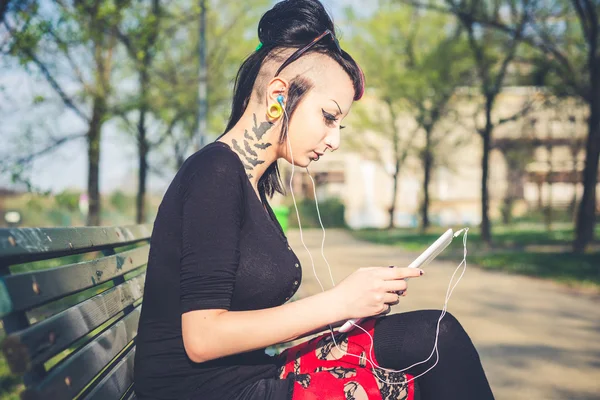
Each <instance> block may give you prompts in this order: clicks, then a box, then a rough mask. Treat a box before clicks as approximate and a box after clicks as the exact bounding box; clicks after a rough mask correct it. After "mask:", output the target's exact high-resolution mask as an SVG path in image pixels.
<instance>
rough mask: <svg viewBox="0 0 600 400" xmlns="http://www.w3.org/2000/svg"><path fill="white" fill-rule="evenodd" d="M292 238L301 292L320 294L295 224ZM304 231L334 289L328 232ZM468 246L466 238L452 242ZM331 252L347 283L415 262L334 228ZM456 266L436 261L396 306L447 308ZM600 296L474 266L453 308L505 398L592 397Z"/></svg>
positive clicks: (337, 275)
mask: <svg viewBox="0 0 600 400" xmlns="http://www.w3.org/2000/svg"><path fill="white" fill-rule="evenodd" d="M287 236H288V238H289V241H290V243H291V244H292V246H293V248H294V251H295V253H296V254H297V255H298V257H299V258H300V260H301V262H302V269H303V280H302V285H301V287H300V289H299V292H298V295H299V296H306V295H310V294H314V293H317V292H318V291H320V290H321V289H320V288H319V286H318V284H317V282H316V280H315V278H314V274H313V271H312V265H311V262H310V258H309V257H308V254H307V252H306V250H305V249H304V247H303V245H302V243H301V241H300V232H299V231H298V230H291V231H289V232H288V234H287ZM303 237H304V241H305V242H306V244H307V247H308V248H309V249H310V251H311V253H312V254H313V258H314V260H315V266H316V270H317V273H318V276H319V279H320V280H321V281H322V282H323V284H324V286H325V288H326V289H327V288H330V287H331V278H330V277H329V273H328V271H327V267H326V264H325V262H324V261H323V259H322V257H321V240H322V231H321V230H320V229H318V230H316V229H315V230H304V234H303ZM461 245H462V240H460V241H459V240H455V241H454V242H453V243H452V246H461ZM467 247H468V246H467ZM325 256H326V257H327V260H328V261H329V263H330V265H331V267H332V271H333V277H334V279H335V282H339V281H340V280H341V279H343V278H344V277H345V276H347V275H349V274H350V273H351V272H352V271H354V270H355V269H357V268H360V267H363V266H387V265H398V266H401V265H408V264H409V263H410V262H411V261H412V260H413V259H414V257H415V254H411V253H408V252H405V251H403V250H401V249H399V248H398V247H395V246H387V245H378V244H372V243H367V242H363V241H359V240H356V239H354V238H353V237H352V236H351V235H350V234H349V233H348V232H346V231H343V230H328V231H327V236H326V240H325ZM467 261H468V257H467ZM455 267H456V265H455V264H454V263H450V262H445V261H435V262H433V263H431V264H430V265H429V266H428V267H426V268H425V269H426V273H425V275H424V276H423V277H422V278H419V279H414V280H411V282H410V284H409V292H408V296H407V297H405V298H402V299H401V303H400V304H399V305H397V306H395V307H394V312H404V311H411V310H417V309H430V308H436V309H439V308H441V307H442V305H443V300H444V296H445V293H446V287H447V285H448V281H449V280H450V277H451V275H452V272H453V271H454V268H455ZM599 300H600V296H597V295H589V294H582V293H579V292H577V291H575V290H572V289H569V288H566V287H564V286H561V285H558V284H554V283H552V282H549V281H543V280H539V279H533V278H528V277H523V276H517V275H509V274H504V273H499V272H492V271H485V270H481V269H478V268H476V267H467V272H466V273H465V275H464V277H463V279H462V280H461V282H460V283H459V285H458V287H457V288H456V290H455V292H454V294H453V296H452V298H451V299H450V303H449V307H448V311H449V312H451V313H452V314H454V315H455V316H456V317H457V318H458V319H459V320H460V321H461V323H462V325H463V326H464V327H465V329H466V330H467V332H468V333H469V334H470V336H471V338H472V339H473V342H474V343H475V346H476V347H477V349H478V351H479V354H480V356H481V360H482V363H483V366H484V368H485V370H486V373H487V376H488V379H489V381H490V384H491V386H492V389H493V391H494V394H495V396H496V399H497V400H504V399H506V400H554V399H556V400H558V399H560V400H591V399H600V302H599ZM441 357H443V354H442V355H441ZM469 400H477V399H469Z"/></svg>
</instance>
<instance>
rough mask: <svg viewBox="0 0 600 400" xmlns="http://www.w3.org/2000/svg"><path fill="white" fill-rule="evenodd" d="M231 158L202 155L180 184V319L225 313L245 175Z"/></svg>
mask: <svg viewBox="0 0 600 400" xmlns="http://www.w3.org/2000/svg"><path fill="white" fill-rule="evenodd" d="M235 157H237V156H236V155H235V154H233V153H231V152H229V151H226V150H224V149H220V148H215V149H213V150H212V151H207V152H206V153H204V154H202V157H201V158H200V159H199V160H198V161H197V162H195V163H194V165H193V167H191V168H190V169H191V171H190V178H189V179H187V180H186V182H183V183H182V185H183V187H182V188H181V189H182V191H183V193H182V194H183V212H182V217H183V219H182V224H183V226H182V228H183V229H182V233H183V238H182V254H181V272H180V290H181V291H180V307H181V313H182V314H183V313H185V312H188V311H192V310H201V309H226V310H229V308H230V303H231V297H232V293H233V287H234V283H235V276H236V271H237V267H238V263H239V258H240V251H239V241H240V231H241V225H242V220H243V213H244V211H243V210H244V208H243V204H244V192H243V186H242V184H243V181H242V178H243V179H247V178H246V177H245V175H243V174H244V171H242V170H241V163H240V161H239V160H238V159H236V158H235Z"/></svg>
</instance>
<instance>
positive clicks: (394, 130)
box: [385, 99, 403, 229]
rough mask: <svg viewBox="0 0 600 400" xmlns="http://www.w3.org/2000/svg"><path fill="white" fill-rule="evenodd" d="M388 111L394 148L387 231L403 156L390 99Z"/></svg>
mask: <svg viewBox="0 0 600 400" xmlns="http://www.w3.org/2000/svg"><path fill="white" fill-rule="evenodd" d="M385 102H386V104H387V106H388V110H389V112H390V117H391V124H390V128H391V130H392V141H393V143H392V144H393V146H394V163H395V164H394V174H393V179H394V187H393V189H392V204H391V205H390V208H389V213H390V220H389V222H388V227H387V228H388V229H392V228H394V213H395V212H396V200H397V196H398V180H399V178H400V166H401V165H402V162H403V156H402V155H401V154H400V143H399V141H400V135H399V133H398V129H397V128H396V119H397V118H396V113H395V112H394V107H393V106H392V101H391V100H390V99H386V100H385Z"/></svg>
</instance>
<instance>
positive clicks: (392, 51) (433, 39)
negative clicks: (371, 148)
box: [353, 2, 472, 230]
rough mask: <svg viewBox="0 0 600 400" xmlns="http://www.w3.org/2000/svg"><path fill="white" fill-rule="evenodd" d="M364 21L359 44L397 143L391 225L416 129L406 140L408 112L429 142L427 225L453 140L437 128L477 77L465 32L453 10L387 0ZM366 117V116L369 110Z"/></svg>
mask: <svg viewBox="0 0 600 400" xmlns="http://www.w3.org/2000/svg"><path fill="white" fill-rule="evenodd" d="M359 26H360V28H359V31H358V32H356V33H355V34H354V37H353V44H354V46H355V47H356V49H357V54H360V55H361V56H363V57H362V58H361V63H360V64H361V65H363V66H364V68H365V70H366V71H367V75H368V83H369V86H370V87H372V88H374V89H375V92H376V95H377V96H378V97H380V98H381V99H382V101H383V104H385V105H386V107H387V110H388V114H389V117H388V118H387V119H386V120H387V121H388V124H389V127H386V128H384V129H383V131H382V132H385V136H386V137H388V138H389V139H391V142H392V146H393V148H394V150H393V154H394V156H393V158H394V168H392V169H391V170H392V180H393V190H392V192H393V195H392V202H391V207H390V209H389V212H390V223H389V227H392V226H393V215H394V211H395V204H396V193H397V189H398V177H399V173H400V168H401V166H402V164H404V162H405V160H406V158H407V156H408V155H409V154H410V152H411V151H412V150H413V148H412V147H413V144H414V140H415V134H416V132H408V131H406V129H404V134H406V133H409V135H408V137H407V138H406V140H400V139H401V136H403V135H402V134H401V131H402V129H399V128H397V127H396V124H397V123H398V121H396V119H397V117H398V115H399V113H400V112H403V113H404V114H405V115H406V114H408V115H410V116H411V117H412V118H413V119H414V120H415V122H416V129H417V130H418V131H422V132H423V134H424V145H423V146H422V147H421V148H420V149H419V151H418V154H419V158H420V159H421V162H422V165H423V196H422V197H423V203H422V205H421V210H420V212H421V228H422V229H423V230H425V229H427V227H428V226H429V203H430V196H429V182H430V180H431V173H432V170H433V168H434V166H435V154H436V148H437V147H438V146H439V145H440V144H441V143H443V142H444V143H445V144H446V145H448V144H449V142H448V140H446V139H447V138H446V137H444V135H441V130H436V128H437V127H438V123H439V122H440V121H442V120H443V119H444V118H445V117H447V116H448V114H449V112H450V111H451V108H452V105H451V99H452V97H453V95H454V93H455V90H456V89H457V88H458V87H459V86H461V85H464V84H466V83H467V82H468V81H469V80H470V78H471V75H472V62H471V61H470V59H469V58H468V57H466V55H467V54H466V53H467V51H468V46H467V44H466V42H465V41H464V40H463V39H462V38H461V36H462V35H461V27H460V25H459V24H457V23H456V22H455V20H454V19H453V18H451V17H449V16H448V15H443V14H439V13H429V12H425V11H424V10H419V9H415V8H407V7H401V6H399V4H397V3H392V2H382V3H381V4H380V7H379V8H378V11H377V12H376V13H374V14H373V15H372V16H369V17H368V18H366V19H365V20H363V21H362V24H361V25H359ZM440 31H441V34H440ZM382 57H383V59H382ZM367 115H368V114H367ZM389 118H391V120H390V119H389ZM362 119H363V120H365V115H364V113H363V114H362ZM365 121H366V122H367V123H368V125H370V127H371V128H372V127H373V126H374V125H373V121H372V119H366V120H365ZM364 125H365V124H362V126H364ZM416 148H417V146H415V150H416Z"/></svg>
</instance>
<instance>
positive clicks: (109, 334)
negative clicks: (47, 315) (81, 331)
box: [24, 306, 141, 400]
mask: <svg viewBox="0 0 600 400" xmlns="http://www.w3.org/2000/svg"><path fill="white" fill-rule="evenodd" d="M140 310H141V306H138V307H136V308H135V309H134V310H133V311H132V312H131V313H129V314H128V315H126V316H125V317H124V318H122V319H121V320H119V321H118V322H117V323H115V324H114V325H112V326H111V327H110V328H109V329H107V330H106V331H104V332H103V333H102V334H100V335H99V336H98V337H96V338H95V339H94V340H93V341H91V342H90V343H88V344H87V345H85V346H84V347H83V348H81V349H79V350H77V351H76V352H75V353H73V354H72V355H71V356H70V357H68V358H67V359H66V360H64V361H62V362H61V363H60V364H58V365H57V366H56V367H55V368H53V369H52V370H51V371H50V372H49V373H48V375H47V376H46V377H45V378H44V379H43V380H42V381H41V382H39V383H38V384H37V385H33V386H32V387H30V388H27V389H26V391H25V392H26V393H25V395H24V396H25V397H26V398H27V399H53V400H70V399H72V398H73V397H75V396H76V395H77V394H78V393H79V392H81V390H83V389H84V388H85V387H86V386H87V385H88V384H89V383H90V382H91V381H92V380H93V379H94V378H95V377H96V376H97V375H98V374H99V373H100V372H101V371H102V370H103V369H104V368H105V367H106V366H107V365H109V364H110V363H111V361H112V360H113V359H114V358H115V357H116V356H117V355H118V354H119V353H120V352H121V351H122V350H123V349H124V348H125V347H126V346H127V345H128V344H129V343H130V342H131V341H132V340H133V338H135V337H136V335H137V327H138V321H139V317H140ZM117 368H120V367H119V363H117V365H116V366H115V367H114V369H117ZM131 368H132V369H131V373H133V359H132V360H131ZM111 372H112V371H111ZM119 374H120V373H119ZM119 374H117V375H119ZM115 379H116V380H117V381H121V380H123V379H124V378H123V377H120V376H117V377H116V378H115ZM103 380H104V379H103ZM132 382H133V378H131V379H130V380H129V383H128V384H127V385H126V386H125V387H123V388H122V392H121V394H120V395H119V396H117V397H112V396H108V397H102V398H103V399H118V398H120V396H121V395H122V394H123V393H125V391H126V390H127V388H128V387H129V386H130V385H131V383H132ZM113 383H114V381H113Z"/></svg>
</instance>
